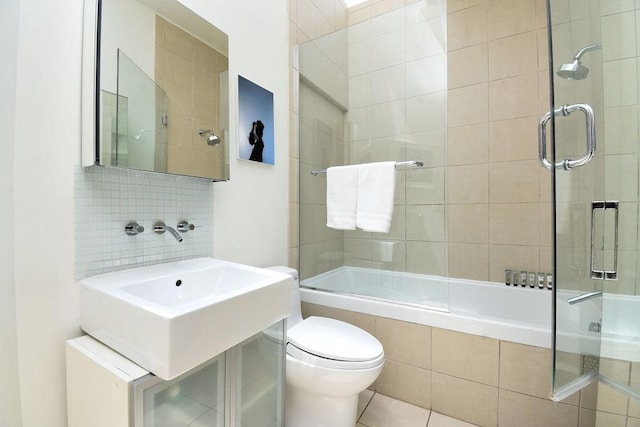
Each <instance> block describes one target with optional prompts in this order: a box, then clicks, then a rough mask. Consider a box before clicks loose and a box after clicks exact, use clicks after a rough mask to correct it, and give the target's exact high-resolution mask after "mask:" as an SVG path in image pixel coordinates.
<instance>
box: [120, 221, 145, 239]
mask: <svg viewBox="0 0 640 427" xmlns="http://www.w3.org/2000/svg"><path fill="white" fill-rule="evenodd" d="M143 231H144V227H143V226H141V225H139V224H138V223H137V222H135V221H131V222H130V223H129V224H127V225H125V226H124V232H125V233H127V234H128V235H129V236H135V235H136V234H140V233H142V232H143Z"/></svg>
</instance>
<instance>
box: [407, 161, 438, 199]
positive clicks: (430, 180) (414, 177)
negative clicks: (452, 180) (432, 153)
mask: <svg viewBox="0 0 640 427" xmlns="http://www.w3.org/2000/svg"><path fill="white" fill-rule="evenodd" d="M444 172H445V168H440V167H436V168H429V167H426V168H424V169H421V170H413V171H412V170H408V171H406V172H404V177H405V179H406V182H407V186H406V190H405V191H406V194H407V203H408V204H440V203H444V201H445V200H444V185H445V184H444V183H445V180H444Z"/></svg>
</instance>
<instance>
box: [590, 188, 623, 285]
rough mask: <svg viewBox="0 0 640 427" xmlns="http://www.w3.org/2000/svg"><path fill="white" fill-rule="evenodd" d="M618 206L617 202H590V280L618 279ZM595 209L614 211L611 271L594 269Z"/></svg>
mask: <svg viewBox="0 0 640 427" xmlns="http://www.w3.org/2000/svg"><path fill="white" fill-rule="evenodd" d="M618 206H619V202H618V201H617V200H616V201H611V202H602V201H593V202H591V278H592V279H604V280H617V279H618ZM596 209H602V210H607V209H613V210H614V211H615V217H614V218H615V226H614V230H613V232H614V236H613V270H596V269H595V266H594V264H595V257H596V256H595V242H594V241H595V229H596V225H595V212H596Z"/></svg>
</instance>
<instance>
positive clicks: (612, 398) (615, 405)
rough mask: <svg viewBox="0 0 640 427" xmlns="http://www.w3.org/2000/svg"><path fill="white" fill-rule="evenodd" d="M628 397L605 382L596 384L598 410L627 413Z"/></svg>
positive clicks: (620, 413) (619, 413)
mask: <svg viewBox="0 0 640 427" xmlns="http://www.w3.org/2000/svg"><path fill="white" fill-rule="evenodd" d="M628 406H629V398H628V397H626V396H625V395H623V394H621V393H620V392H619V391H617V390H614V389H613V388H611V387H609V386H608V385H606V384H602V383H601V384H599V386H598V412H600V411H604V412H608V413H611V414H618V415H627V408H628Z"/></svg>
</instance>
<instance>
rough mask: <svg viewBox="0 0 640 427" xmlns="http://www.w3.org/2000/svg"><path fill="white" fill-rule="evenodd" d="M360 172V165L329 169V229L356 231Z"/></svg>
mask: <svg viewBox="0 0 640 427" xmlns="http://www.w3.org/2000/svg"><path fill="white" fill-rule="evenodd" d="M358 170H359V167H358V165H349V166H335V167H331V168H328V169H327V227H331V228H335V229H337V230H355V228H356V208H357V203H358Z"/></svg>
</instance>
